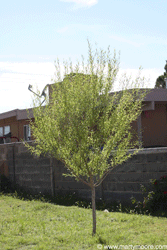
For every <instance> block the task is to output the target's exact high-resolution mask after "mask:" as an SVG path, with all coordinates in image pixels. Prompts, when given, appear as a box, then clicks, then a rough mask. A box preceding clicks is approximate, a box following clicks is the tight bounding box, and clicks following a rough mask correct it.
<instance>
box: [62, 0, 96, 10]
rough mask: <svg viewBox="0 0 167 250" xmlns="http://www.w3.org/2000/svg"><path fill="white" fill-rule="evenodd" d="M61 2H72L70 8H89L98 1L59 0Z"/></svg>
mask: <svg viewBox="0 0 167 250" xmlns="http://www.w3.org/2000/svg"><path fill="white" fill-rule="evenodd" d="M60 1H61V2H69V3H74V6H73V8H72V10H76V9H80V8H86V7H87V8H90V7H91V6H93V5H95V4H97V3H98V0H60Z"/></svg>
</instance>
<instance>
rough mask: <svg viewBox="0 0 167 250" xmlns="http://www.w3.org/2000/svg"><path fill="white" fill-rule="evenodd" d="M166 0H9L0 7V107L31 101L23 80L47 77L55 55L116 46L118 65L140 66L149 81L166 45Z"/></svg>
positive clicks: (75, 55)
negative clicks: (89, 45) (118, 54)
mask: <svg viewBox="0 0 167 250" xmlns="http://www.w3.org/2000/svg"><path fill="white" fill-rule="evenodd" d="M166 13H167V2H166V1H165V0H159V1H157V0H145V1H144V0H117V1H113V0H54V1H53V0H48V1H44V0H40V1H38V0H35V1H32V0H29V1H27V0H25V1H20V0H15V1H13V0H8V1H3V2H1V7H0V87H1V100H0V113H2V112H6V111H9V110H13V109H16V108H19V109H23V108H28V107H30V106H31V103H32V102H31V92H29V91H28V85H29V84H32V85H37V86H38V88H39V89H40V90H42V89H43V87H44V86H45V85H46V84H47V83H51V78H53V76H54V72H55V68H54V60H55V59H56V58H57V57H58V58H60V61H61V60H63V59H68V58H69V57H71V59H72V60H73V61H75V60H76V59H80V58H81V55H84V56H85V57H86V56H87V52H88V46H87V38H88V39H89V40H90V42H91V43H92V45H94V44H95V43H97V44H98V47H101V48H103V49H104V50H106V49H107V47H108V45H110V48H111V52H112V51H113V50H114V49H116V51H117V52H119V51H120V71H121V72H124V71H127V72H131V73H132V75H133V74H134V73H136V71H137V69H138V68H139V66H142V67H143V74H144V75H145V76H146V77H148V78H150V83H149V87H154V84H155V80H156V78H157V76H159V75H160V74H163V72H164V65H165V60H166V59H167V56H166V49H167V36H166V31H167V27H166V18H167V16H166Z"/></svg>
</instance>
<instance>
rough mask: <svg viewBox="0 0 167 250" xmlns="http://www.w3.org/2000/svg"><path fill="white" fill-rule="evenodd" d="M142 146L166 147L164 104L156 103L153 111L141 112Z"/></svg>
mask: <svg viewBox="0 0 167 250" xmlns="http://www.w3.org/2000/svg"><path fill="white" fill-rule="evenodd" d="M141 121H142V140H143V146H144V147H148V146H164V147H166V146H167V110H166V103H163V102H156V103H155V110H148V111H143V112H142V119H141Z"/></svg>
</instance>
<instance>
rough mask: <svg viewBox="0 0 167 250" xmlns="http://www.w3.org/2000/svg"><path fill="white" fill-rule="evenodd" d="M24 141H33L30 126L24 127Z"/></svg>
mask: <svg viewBox="0 0 167 250" xmlns="http://www.w3.org/2000/svg"><path fill="white" fill-rule="evenodd" d="M24 140H25V141H29V140H31V131H30V126H29V125H24Z"/></svg>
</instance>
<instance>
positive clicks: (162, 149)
mask: <svg viewBox="0 0 167 250" xmlns="http://www.w3.org/2000/svg"><path fill="white" fill-rule="evenodd" d="M27 142H28V143H33V142H35V140H30V141H27ZM14 144H17V145H18V144H23V145H24V142H10V143H5V144H0V147H1V146H2V147H4V146H5V145H7V146H10V145H14ZM136 150H138V149H130V150H129V153H133V152H134V151H136ZM113 151H114V150H113ZM156 153H167V147H157V148H142V149H139V151H138V152H137V154H156Z"/></svg>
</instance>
